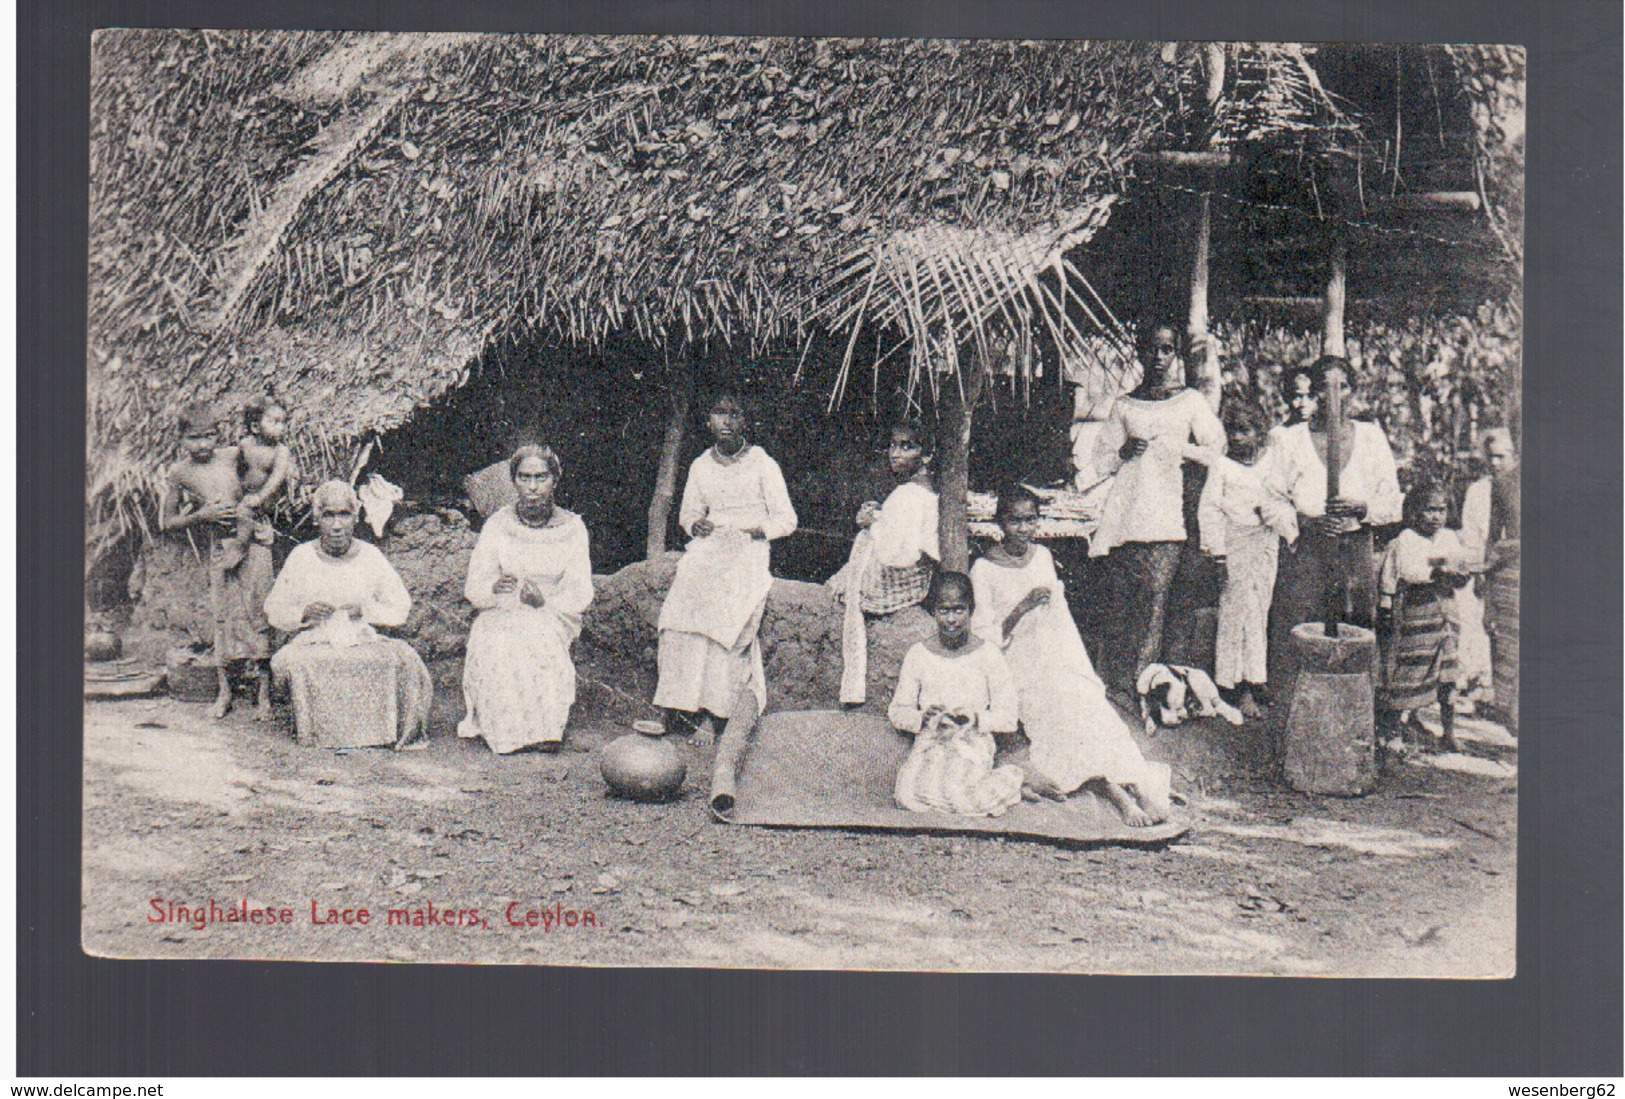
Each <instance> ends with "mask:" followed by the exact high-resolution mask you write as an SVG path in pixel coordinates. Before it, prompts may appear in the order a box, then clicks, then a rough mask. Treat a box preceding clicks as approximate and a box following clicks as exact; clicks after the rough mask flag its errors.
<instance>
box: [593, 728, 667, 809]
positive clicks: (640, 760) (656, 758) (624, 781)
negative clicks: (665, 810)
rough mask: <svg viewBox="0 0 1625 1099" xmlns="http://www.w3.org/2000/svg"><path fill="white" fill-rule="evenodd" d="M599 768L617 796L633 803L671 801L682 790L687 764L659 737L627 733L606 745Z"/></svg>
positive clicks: (601, 753)
mask: <svg viewBox="0 0 1625 1099" xmlns="http://www.w3.org/2000/svg"><path fill="white" fill-rule="evenodd" d="M598 769H599V771H600V772H601V773H602V774H603V776H604V781H605V782H607V783H608V784H609V788H610V790H611V791H612V792H614V793H615V794H618V795H620V796H621V797H623V798H631V799H632V800H633V801H669V800H671V799H672V798H674V797H676V796H677V795H678V794H679V793H680V792H681V791H682V789H683V779H684V778H686V777H687V776H688V764H687V763H686V762H684V760H683V755H682V753H681V752H679V751H678V750H677V748H676V747H675V746H674V745H672V744H669V743H667V742H666V741H665V740H664V739H662V738H661V737H658V736H649V735H647V734H645V733H628V734H626V735H625V736H623V737H617V738H616V739H615V740H612V741H610V742H609V743H608V744H606V745H605V746H604V749H603V751H602V752H600V753H599V755H598Z"/></svg>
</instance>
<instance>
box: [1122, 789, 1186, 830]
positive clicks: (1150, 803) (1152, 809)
mask: <svg viewBox="0 0 1625 1099" xmlns="http://www.w3.org/2000/svg"><path fill="white" fill-rule="evenodd" d="M1123 789H1124V790H1126V791H1128V793H1129V796H1131V797H1132V798H1133V799H1134V800H1135V801H1136V802H1138V803H1139V806H1140V808H1141V809H1142V810H1144V812H1145V815H1146V816H1148V817H1150V818H1151V823H1152V824H1161V823H1162V822H1163V821H1165V820H1167V819H1168V816H1169V814H1170V813H1172V812H1173V811H1174V810H1173V806H1171V805H1169V804H1168V803H1167V802H1165V801H1159V800H1158V799H1156V798H1153V797H1151V796H1150V795H1148V794H1147V793H1146V792H1145V791H1144V790H1142V789H1140V788H1139V787H1138V786H1137V785H1135V784H1133V783H1129V784H1127V785H1125V786H1124V787H1123Z"/></svg>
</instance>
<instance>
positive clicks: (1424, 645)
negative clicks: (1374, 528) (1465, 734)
mask: <svg viewBox="0 0 1625 1099" xmlns="http://www.w3.org/2000/svg"><path fill="white" fill-rule="evenodd" d="M1449 510H1450V504H1449V499H1448V498H1447V497H1446V495H1445V493H1444V491H1443V490H1442V489H1440V488H1438V487H1436V486H1434V485H1431V484H1423V485H1419V486H1418V487H1416V488H1413V489H1412V490H1411V491H1410V492H1409V493H1408V494H1407V495H1406V497H1405V529H1404V530H1402V531H1400V532H1399V536H1398V537H1397V538H1395V539H1394V540H1393V541H1392V542H1391V543H1389V545H1388V550H1387V552H1386V553H1385V554H1384V555H1383V559H1382V568H1381V570H1380V571H1379V573H1378V591H1379V593H1380V604H1379V606H1380V609H1379V611H1378V617H1377V629H1378V633H1379V635H1381V637H1382V656H1383V659H1382V667H1383V677H1382V678H1383V684H1382V691H1381V695H1380V703H1379V709H1380V719H1381V721H1382V724H1383V728H1384V730H1385V731H1386V732H1387V733H1388V734H1389V736H1394V735H1396V734H1397V735H1403V733H1404V732H1405V731H1409V732H1411V733H1413V734H1422V735H1424V736H1426V737H1427V739H1428V740H1431V736H1430V735H1428V734H1427V730H1426V729H1425V728H1424V727H1423V726H1422V723H1421V721H1420V720H1419V719H1418V717H1417V715H1416V712H1417V711H1418V710H1420V709H1421V708H1422V707H1424V706H1426V705H1428V704H1429V703H1431V702H1434V701H1437V702H1438V704H1439V713H1440V721H1441V722H1442V724H1443V726H1444V735H1443V737H1442V739H1441V746H1442V747H1443V748H1445V749H1446V750H1447V751H1456V750H1458V745H1457V744H1456V736H1455V718H1456V714H1455V707H1454V706H1453V705H1452V704H1451V697H1450V696H1451V689H1452V684H1453V683H1454V682H1455V678H1456V636H1455V631H1454V630H1453V629H1452V628H1451V626H1450V622H1449V619H1448V616H1447V613H1446V612H1447V603H1448V602H1449V600H1450V598H1451V596H1452V595H1453V594H1454V592H1455V590H1456V589H1457V588H1460V587H1462V586H1463V585H1465V584H1466V583H1467V581H1468V579H1469V577H1468V575H1467V573H1466V566H1465V563H1464V562H1465V557H1466V554H1465V551H1464V549H1463V547H1462V544H1461V540H1460V539H1459V538H1457V537H1456V532H1455V531H1453V530H1450V529H1448V528H1446V527H1445V525H1444V524H1445V520H1446V518H1447V516H1448V515H1449ZM1425 742H1426V741H1424V743H1425Z"/></svg>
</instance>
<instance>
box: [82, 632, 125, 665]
mask: <svg viewBox="0 0 1625 1099" xmlns="http://www.w3.org/2000/svg"><path fill="white" fill-rule="evenodd" d="M123 652H124V642H122V641H120V640H119V636H118V634H116V633H114V632H113V631H112V630H109V629H107V628H106V627H103V626H97V627H94V628H92V629H89V630H86V631H85V659H86V660H117V659H118V658H119V656H120V654H121V653H123Z"/></svg>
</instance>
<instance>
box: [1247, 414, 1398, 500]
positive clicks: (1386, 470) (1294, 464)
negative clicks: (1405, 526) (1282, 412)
mask: <svg viewBox="0 0 1625 1099" xmlns="http://www.w3.org/2000/svg"><path fill="white" fill-rule="evenodd" d="M1260 469H1261V472H1262V473H1263V475H1264V481H1265V484H1266V485H1267V486H1268V487H1269V489H1270V490H1271V491H1273V492H1277V493H1279V494H1281V495H1282V496H1285V497H1286V498H1287V499H1288V500H1290V501H1292V506H1293V507H1294V508H1295V509H1296V510H1297V512H1298V514H1300V515H1309V516H1316V515H1325V514H1326V463H1325V462H1323V461H1321V458H1320V455H1319V454H1318V453H1316V451H1315V440H1314V437H1313V436H1311V435H1310V433H1309V425H1308V424H1293V425H1292V426H1291V427H1284V428H1281V429H1280V430H1279V431H1277V432H1275V433H1274V434H1273V435H1272V436H1271V444H1270V447H1269V449H1268V450H1267V451H1266V452H1265V457H1264V458H1263V459H1261V460H1260ZM1338 487H1339V490H1340V491H1341V492H1342V494H1343V498H1344V499H1345V500H1359V501H1362V502H1363V503H1364V504H1365V506H1366V515H1365V521H1366V522H1367V523H1369V524H1371V525H1373V526H1383V525H1384V524H1387V523H1397V522H1399V520H1400V517H1401V515H1402V513H1403V508H1404V496H1403V495H1402V494H1401V492H1400V490H1399V471H1398V469H1397V468H1396V467H1395V465H1394V452H1393V451H1392V450H1391V449H1389V446H1388V437H1387V436H1386V435H1384V434H1383V433H1382V428H1380V427H1378V426H1377V425H1376V424H1373V423H1367V422H1366V421H1364V420H1355V421H1354V445H1353V448H1352V450H1351V452H1350V454H1349V457H1348V461H1347V463H1346V464H1345V465H1344V466H1343V473H1342V477H1341V479H1340V481H1339V486H1338Z"/></svg>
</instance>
